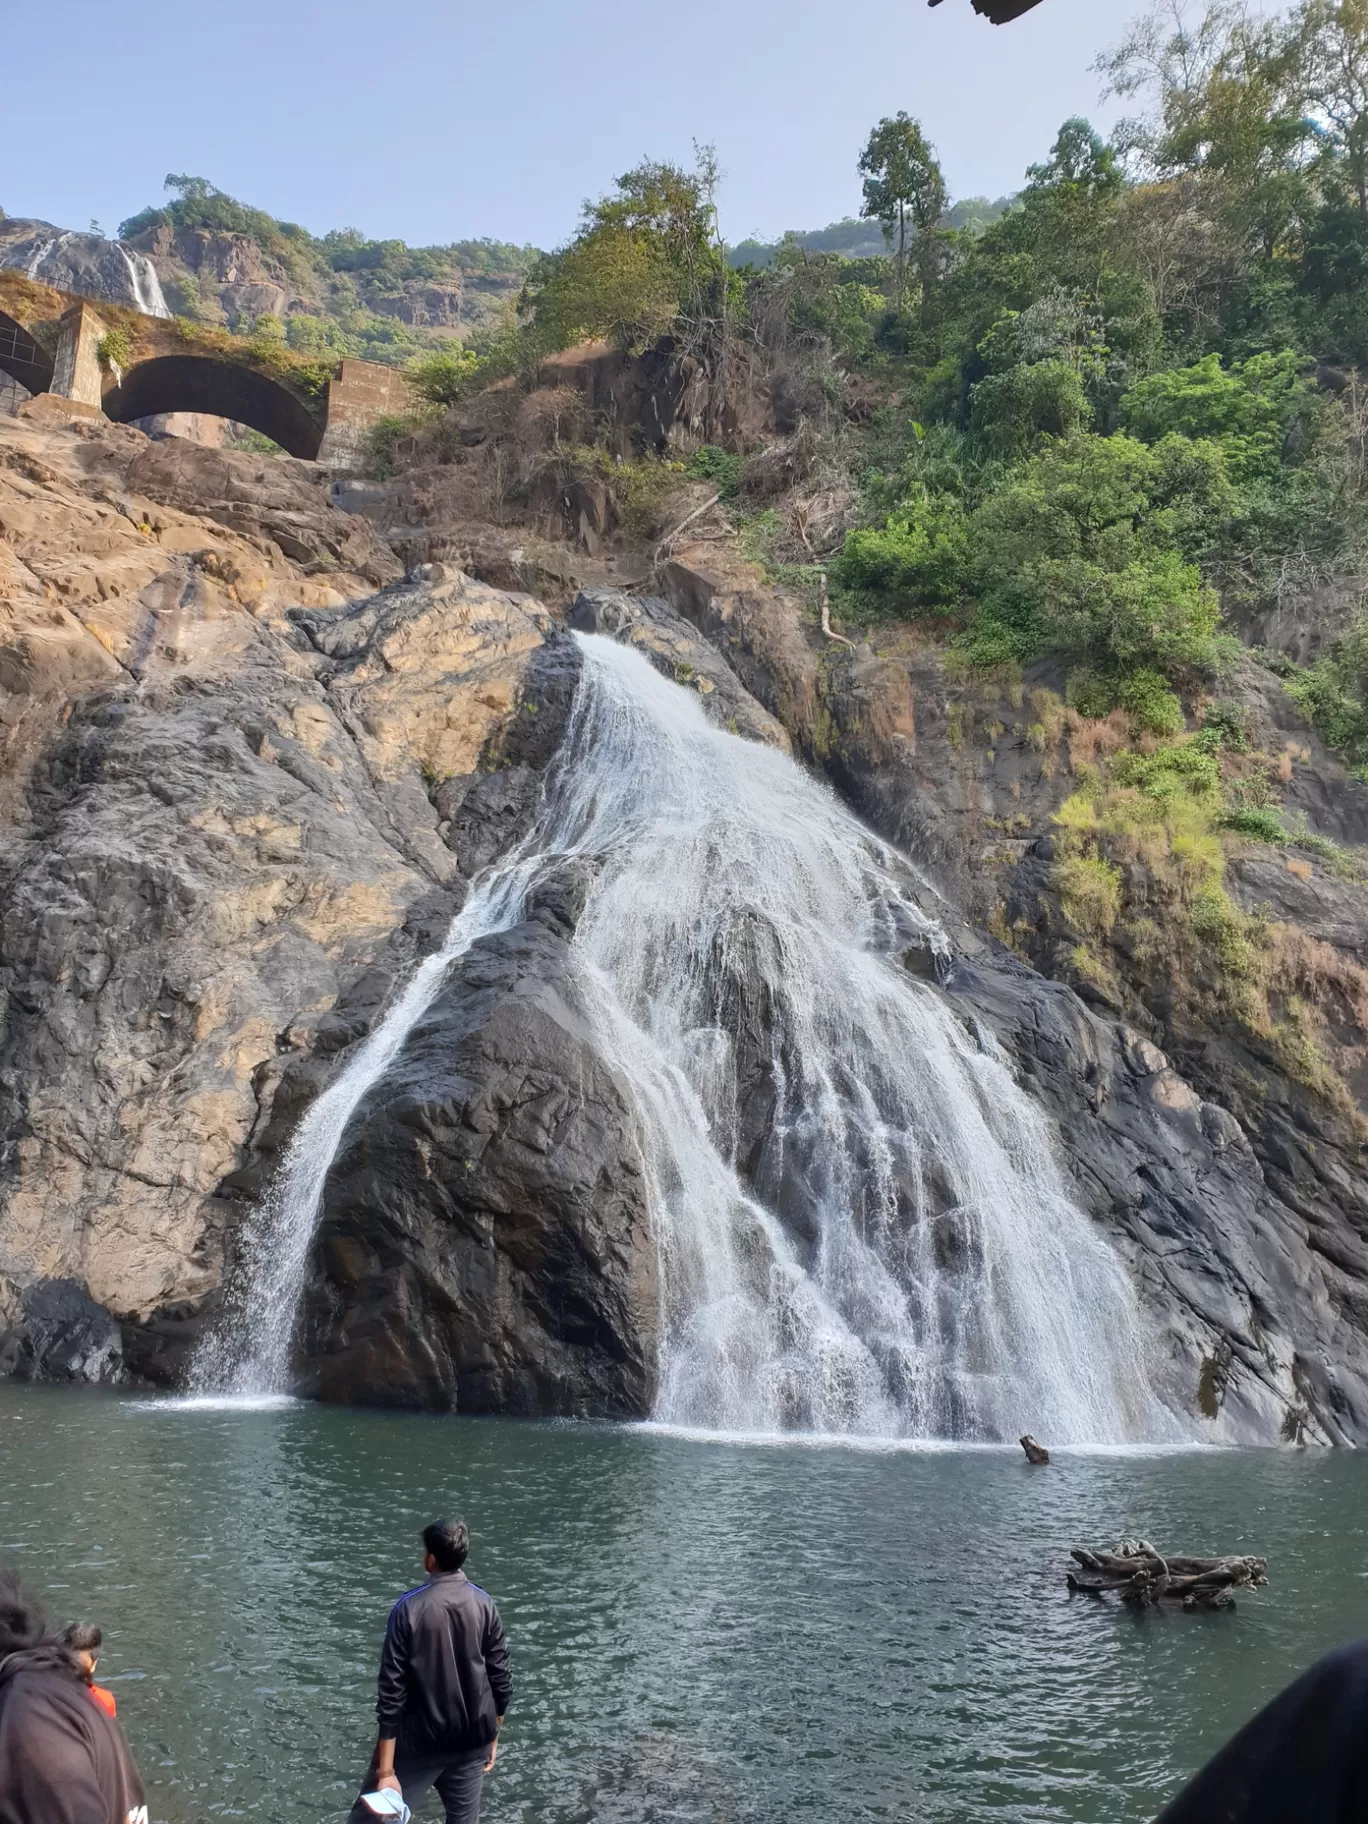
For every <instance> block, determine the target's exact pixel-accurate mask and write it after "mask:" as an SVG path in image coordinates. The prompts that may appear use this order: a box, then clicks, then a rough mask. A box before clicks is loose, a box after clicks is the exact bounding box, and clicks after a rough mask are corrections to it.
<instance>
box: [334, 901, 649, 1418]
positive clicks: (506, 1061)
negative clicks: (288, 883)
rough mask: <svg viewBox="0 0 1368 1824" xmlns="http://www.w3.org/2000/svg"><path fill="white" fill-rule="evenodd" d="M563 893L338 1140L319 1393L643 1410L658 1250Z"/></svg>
mask: <svg viewBox="0 0 1368 1824" xmlns="http://www.w3.org/2000/svg"><path fill="white" fill-rule="evenodd" d="M576 891H577V883H576V882H575V881H574V879H573V878H572V877H569V876H563V877H561V878H559V879H558V880H556V881H554V882H552V883H547V884H546V885H544V886H543V888H542V890H541V892H540V893H539V894H537V895H534V901H533V907H532V908H531V909H532V911H533V916H532V917H531V918H530V919H529V920H528V921H527V922H526V923H524V924H521V925H518V926H516V927H515V928H514V929H512V930H510V931H507V932H503V933H500V934H498V935H496V936H492V937H487V938H484V939H482V940H481V941H480V942H478V943H477V944H475V945H474V947H473V948H472V949H471V950H470V951H469V952H468V953H467V954H466V955H465V956H464V957H463V958H462V959H461V960H460V962H459V963H457V964H456V965H455V966H454V967H453V970H452V973H451V977H450V979H449V981H448V983H447V985H446V987H445V988H444V989H443V991H442V993H441V994H440V995H439V997H438V999H437V1000H436V1001H435V1002H434V1004H433V1006H432V1008H431V1009H430V1010H429V1012H428V1014H427V1015H426V1016H425V1018H424V1019H423V1020H421V1021H420V1022H419V1023H418V1025H417V1026H416V1027H415V1029H414V1031H413V1032H412V1034H411V1035H410V1037H409V1040H408V1042H407V1043H406V1044H405V1046H404V1048H403V1050H402V1052H401V1053H400V1055H399V1057H398V1058H397V1059H396V1061H395V1063H394V1065H393V1066H392V1067H391V1069H390V1070H389V1071H388V1072H387V1073H386V1075H385V1077H384V1079H383V1080H382V1081H381V1082H380V1083H379V1084H377V1085H376V1087H375V1088H374V1089H373V1090H372V1092H371V1094H370V1095H369V1096H368V1098H367V1099H366V1101H365V1102H364V1103H363V1105H362V1107H361V1109H360V1110H359V1111H358V1114H357V1116H356V1118H355V1119H354V1120H353V1123H352V1125H351V1127H350V1129H349V1130H348V1136H347V1140H346V1143H345V1145H344V1147H343V1150H342V1151H341V1153H340V1154H339V1155H338V1157H337V1159H336V1161H335V1163H334V1166H333V1169H332V1171H331V1172H330V1173H329V1176H328V1182H327V1186H326V1190H325V1193H324V1203H323V1218H322V1223H321V1226H320V1230H319V1235H318V1239H317V1244H316V1249H315V1258H316V1272H315V1278H314V1283H313V1286H312V1288H311V1290H310V1293H309V1295H308V1298H307V1300H306V1315H305V1323H304V1342H303V1363H304V1385H305V1387H306V1388H307V1389H308V1390H309V1391H310V1392H313V1393H315V1394H317V1395H318V1396H319V1397H320V1398H323V1399H327V1400H343V1401H355V1402H360V1403H365V1404H371V1405H393V1406H407V1407H438V1408H447V1407H450V1408H456V1409H459V1410H462V1411H468V1412H516V1413H527V1414H533V1413H567V1414H610V1415H614V1416H619V1417H631V1416H639V1415H641V1414H644V1413H645V1412H646V1411H648V1410H649V1407H650V1401H651V1396H652V1392H653V1376H654V1360H655V1338H656V1335H657V1333H658V1322H659V1319H658V1313H657V1306H658V1288H657V1284H656V1254H655V1243H654V1239H653V1237H652V1234H651V1228H650V1223H649V1217H648V1211H647V1206H646V1197H645V1186H644V1182H643V1178H642V1173H641V1163H640V1154H639V1149H638V1146H637V1142H636V1138H635V1134H634V1131H633V1117H632V1114H631V1103H630V1099H629V1096H628V1092H627V1088H626V1085H624V1084H623V1083H621V1082H619V1081H618V1080H617V1078H616V1077H615V1075H614V1074H613V1072H612V1070H611V1069H610V1068H609V1067H608V1066H607V1065H606V1064H605V1062H604V1061H603V1059H602V1057H601V1056H600V1055H599V1053H598V1051H597V1049H596V1046H595V1043H594V1039H593V1036H592V1032H591V1029H590V1026H589V1023H588V1021H587V1019H586V1017H585V1012H584V1008H583V1005H582V1000H581V992H582V991H581V987H580V984H579V981H578V979H577V976H576V972H575V970H574V967H573V964H572V958H571V952H570V948H569V944H568V938H569V936H570V922H571V920H572V918H573V914H574V896H575V893H576Z"/></svg>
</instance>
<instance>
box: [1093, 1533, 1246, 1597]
mask: <svg viewBox="0 0 1368 1824" xmlns="http://www.w3.org/2000/svg"><path fill="white" fill-rule="evenodd" d="M1069 1556H1070V1557H1071V1558H1072V1559H1073V1561H1074V1563H1075V1564H1076V1565H1077V1566H1078V1567H1079V1568H1078V1570H1076V1571H1073V1570H1071V1571H1070V1572H1069V1576H1068V1582H1069V1589H1070V1591H1071V1592H1076V1593H1078V1594H1080V1595H1084V1596H1107V1595H1111V1594H1113V1593H1114V1594H1116V1595H1118V1596H1119V1597H1120V1598H1121V1600H1122V1602H1125V1603H1129V1604H1130V1605H1131V1607H1132V1608H1137V1609H1151V1608H1157V1607H1158V1605H1159V1604H1160V1603H1163V1602H1170V1603H1174V1604H1176V1605H1177V1606H1179V1607H1181V1608H1184V1609H1233V1608H1234V1606H1235V1598H1234V1595H1233V1594H1232V1592H1233V1591H1235V1590H1241V1589H1243V1590H1256V1589H1258V1588H1259V1587H1260V1586H1261V1585H1262V1584H1265V1583H1267V1582H1268V1560H1267V1559H1266V1558H1182V1557H1165V1556H1164V1555H1163V1553H1162V1552H1158V1551H1156V1550H1155V1548H1154V1547H1153V1546H1152V1545H1151V1544H1150V1542H1149V1540H1148V1539H1123V1540H1122V1541H1121V1543H1120V1545H1118V1546H1114V1547H1113V1548H1112V1550H1111V1551H1109V1552H1090V1551H1085V1550H1084V1548H1083V1547H1082V1546H1075V1547H1074V1549H1073V1550H1072V1551H1071V1552H1070V1553H1069Z"/></svg>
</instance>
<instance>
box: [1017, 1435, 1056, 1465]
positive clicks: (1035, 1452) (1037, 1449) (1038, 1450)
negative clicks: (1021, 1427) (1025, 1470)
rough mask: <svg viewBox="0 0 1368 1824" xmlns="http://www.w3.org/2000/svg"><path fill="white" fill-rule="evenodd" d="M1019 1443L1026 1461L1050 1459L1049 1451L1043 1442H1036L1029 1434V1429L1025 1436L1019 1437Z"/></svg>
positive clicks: (1045, 1460)
mask: <svg viewBox="0 0 1368 1824" xmlns="http://www.w3.org/2000/svg"><path fill="white" fill-rule="evenodd" d="M1020 1444H1021V1448H1022V1449H1023V1450H1024V1451H1025V1452H1026V1461H1027V1462H1028V1463H1048V1462H1049V1460H1050V1453H1049V1451H1048V1450H1046V1448H1045V1446H1044V1445H1043V1444H1037V1443H1036V1441H1035V1439H1034V1438H1033V1437H1032V1436H1031V1434H1030V1432H1029V1431H1028V1432H1027V1433H1026V1436H1025V1437H1024V1438H1022V1439H1020Z"/></svg>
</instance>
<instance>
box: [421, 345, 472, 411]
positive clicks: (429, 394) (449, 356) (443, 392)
mask: <svg viewBox="0 0 1368 1824" xmlns="http://www.w3.org/2000/svg"><path fill="white" fill-rule="evenodd" d="M480 366H481V364H480V359H479V357H478V355H476V354H475V353H474V352H473V351H472V350H471V349H468V348H454V349H436V350H434V351H433V353H432V354H430V355H420V356H419V357H418V359H417V360H416V361H410V363H409V364H408V366H407V367H406V368H405V369H404V378H405V379H406V380H407V381H408V383H409V385H410V387H412V389H413V391H414V392H415V393H416V394H417V395H418V397H419V398H420V399H425V400H426V401H427V402H428V404H429V405H455V404H456V402H457V401H458V400H460V399H464V398H465V396H466V394H467V393H469V392H470V390H471V388H472V386H473V384H474V382H475V379H476V376H477V375H478V374H479V372H480Z"/></svg>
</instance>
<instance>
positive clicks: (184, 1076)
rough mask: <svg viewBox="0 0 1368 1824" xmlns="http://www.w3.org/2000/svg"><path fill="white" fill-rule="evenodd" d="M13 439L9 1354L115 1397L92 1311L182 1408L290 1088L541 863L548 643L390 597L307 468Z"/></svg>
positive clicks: (4, 669)
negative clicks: (414, 970) (542, 679)
mask: <svg viewBox="0 0 1368 1824" xmlns="http://www.w3.org/2000/svg"><path fill="white" fill-rule="evenodd" d="M0 436H2V437H3V443H0V451H2V452H3V454H0V464H2V465H3V466H0V532H2V533H3V542H0V565H2V566H3V567H0V609H2V611H3V614H4V636H3V648H0V692H3V694H2V695H0V728H2V729H3V736H4V742H5V747H4V754H3V758H4V771H3V790H4V800H3V812H4V818H5V823H4V833H3V847H2V848H0V876H2V877H3V883H4V885H3V906H4V914H3V923H0V995H2V996H3V1001H2V1002H0V1005H3V1010H4V1029H3V1030H4V1037H3V1045H2V1046H0V1092H2V1094H3V1100H0V1318H2V1319H3V1321H4V1323H6V1324H7V1325H8V1330H9V1333H10V1334H9V1340H8V1342H7V1343H6V1345H5V1349H6V1350H7V1359H9V1360H10V1361H11V1362H13V1363H15V1364H16V1365H18V1366H19V1367H20V1368H21V1369H22V1368H27V1370H28V1371H31V1372H37V1371H39V1370H43V1371H47V1372H58V1373H60V1372H71V1373H76V1374H83V1375H84V1374H95V1375H97V1376H98V1377H99V1378H110V1377H115V1376H117V1375H118V1374H119V1373H120V1372H121V1350H120V1348H119V1347H109V1346H107V1345H108V1344H109V1340H110V1339H109V1335H108V1320H107V1319H105V1320H104V1323H103V1328H102V1327H101V1324H100V1323H98V1322H96V1320H95V1318H94V1316H93V1315H92V1313H91V1311H90V1310H89V1309H85V1311H84V1316H85V1317H86V1318H87V1319H89V1320H90V1321H89V1322H88V1323H86V1325H85V1330H84V1331H83V1332H82V1333H81V1334H75V1332H80V1331H81V1323H80V1322H79V1321H78V1320H79V1319H80V1317H81V1309H79V1308H78V1307H79V1300H80V1298H85V1297H88V1298H89V1299H91V1300H93V1301H94V1302H95V1305H97V1306H98V1307H100V1308H102V1310H103V1311H105V1312H112V1313H114V1314H115V1316H116V1317H117V1319H118V1320H119V1322H120V1323H121V1324H122V1325H123V1333H122V1338H121V1339H120V1342H121V1348H122V1351H123V1355H124V1359H126V1360H127V1361H129V1362H131V1364H132V1366H133V1367H134V1368H136V1369H137V1370H138V1371H143V1372H148V1373H152V1374H156V1375H158V1376H161V1377H166V1376H169V1375H171V1374H172V1373H174V1372H175V1371H176V1370H177V1369H178V1368H179V1367H180V1366H181V1365H182V1358H183V1353H184V1348H185V1346H186V1343H187V1341H188V1336H189V1332H187V1331H186V1329H185V1328H184V1326H185V1322H186V1319H187V1318H188V1317H189V1316H191V1315H193V1314H197V1313H200V1312H202V1311H203V1310H204V1308H205V1301H206V1300H209V1301H210V1303H211V1304H212V1297H213V1294H214V1291H215V1288H216V1287H217V1286H219V1285H220V1283H221V1281H222V1277H223V1271H224V1259H225V1251H226V1249H227V1248H228V1246H229V1244H230V1242H231V1239H232V1236H233V1233H234V1231H235V1229H236V1227H237V1225H238V1224H239V1222H240V1220H241V1217H242V1214H243V1211H244V1209H245V1208H246V1207H247V1206H246V1203H245V1201H244V1199H246V1198H249V1197H250V1195H251V1194H252V1191H253V1189H254V1188H255V1185H256V1183H257V1182H259V1179H260V1176H261V1172H262V1169H263V1167H262V1164H261V1159H262V1156H263V1149H264V1156H265V1157H266V1158H268V1159H269V1157H270V1149H271V1147H272V1145H273V1144H274V1140H275V1132H276V1127H278V1126H279V1123H277V1124H276V1127H273V1124H272V1113H273V1108H274V1104H275V1100H276V1096H277V1092H278V1090H279V1089H280V1086H281V1084H282V1082H284V1083H286V1084H287V1099H288V1094H294V1095H295V1096H296V1097H298V1096H299V1095H300V1094H301V1093H304V1094H306V1095H307V1093H308V1092H307V1090H304V1091H302V1092H301V1089H300V1085H299V1082H298V1080H297V1076H295V1077H292V1076H291V1070H290V1066H291V1064H292V1062H294V1061H296V1060H297V1059H298V1058H300V1057H304V1056H312V1055H313V1054H314V1053H315V1052H318V1054H319V1056H320V1057H321V1058H328V1059H330V1061H335V1059H336V1056H337V1054H338V1053H339V1051H345V1048H346V1046H347V1045H348V1044H349V1043H351V1042H352V1041H354V1039H355V1038H356V1037H357V1036H358V1035H359V1034H360V1033H361V1032H363V1031H364V1030H365V1028H366V1026H367V1024H368V1021H369V1018H370V1016H371V1014H372V1013H373V1011H374V1009H375V1007H376V1005H377V1004H378V1002H379V1001H380V1000H382V999H383V996H384V993H385V991H386V988H387V986H388V984H389V983H390V981H392V980H393V978H394V977H395V976H396V975H397V974H400V973H402V972H404V971H406V970H407V969H408V968H409V967H410V966H411V964H412V962H413V959H414V957H415V955H417V954H419V953H420V952H422V951H423V950H424V949H425V948H427V947H429V946H431V944H432V943H433V942H434V941H435V939H436V938H437V937H439V936H440V934H441V931H442V930H443V929H444V927H445V923H446V921H447V920H448V919H449V917H450V915H451V913H452V912H453V910H454V909H455V907H456V906H457V905H458V904H459V901H460V898H461V896H462V895H463V893H464V890H465V880H466V873H467V872H470V871H473V870H474V868H475V867H477V866H478V865H482V863H483V861H484V860H487V859H488V858H489V855H490V854H491V853H493V852H497V850H498V848H499V846H500V845H501V844H502V843H503V842H504V841H506V840H508V839H509V837H510V836H511V835H513V834H515V833H516V830H517V828H518V817H519V815H520V814H521V813H522V812H524V811H525V809H526V805H527V801H528V799H529V795H530V793H531V792H533V791H534V789H535V779H534V776H533V773H532V769H531V767H530V766H529V765H528V764H526V756H524V757H523V761H522V763H521V764H520V765H513V764H509V765H505V764H504V756H503V748H504V745H505V743H504V742H503V740H502V737H503V735H504V734H505V732H506V731H507V730H508V729H509V727H510V725H513V726H514V727H515V728H516V721H517V712H518V708H519V704H520V702H521V693H522V690H523V686H524V681H525V677H526V674H527V672H528V668H529V665H530V664H531V662H532V660H533V658H534V656H535V655H538V654H540V653H541V651H542V648H543V646H544V644H545V635H546V631H547V628H548V621H547V617H546V615H545V613H544V611H542V610H540V609H538V608H537V607H536V606H535V604H531V603H528V602H526V601H525V600H518V599H516V598H510V597H507V596H503V595H500V594H498V593H497V592H495V591H492V590H489V589H484V588H481V587H479V586H477V585H473V584H470V583H468V582H467V581H466V580H465V579H462V578H460V577H456V578H452V579H442V578H440V577H439V578H437V579H432V580H429V581H428V582H427V583H425V584H420V585H417V586H413V587H408V588H404V587H400V588H399V589H398V590H391V591H388V592H386V591H382V592H381V593H380V594H378V595H377V594H376V587H377V585H378V584H382V583H385V582H386V581H388V580H390V579H392V578H394V577H396V575H397V571H398V566H397V564H396V563H395V561H394V559H393V557H392V556H391V554H390V553H389V552H388V551H387V550H386V549H385V548H384V547H382V546H380V545H379V544H378V543H377V541H376V540H375V539H374V537H373V535H372V534H371V533H370V532H369V529H368V528H367V527H366V526H365V525H364V524H363V523H362V522H358V521H353V520H348V519H347V518H346V517H345V516H344V515H341V514H338V513H336V512H335V511H334V510H333V509H331V508H330V507H328V506H327V504H326V498H325V496H324V494H323V492H322V488H321V485H320V483H319V481H318V480H317V479H316V478H315V477H314V475H313V474H312V472H310V471H308V470H307V469H306V468H305V466H304V465H294V464H288V463H285V464H281V463H279V462H278V461H276V460H275V459H269V460H268V461H267V462H266V466H265V467H264V468H263V467H262V463H261V460H260V459H258V460H257V461H256V462H253V461H252V460H251V459H246V458H242V457H232V456H229V455H227V454H226V453H221V452H210V451H200V450H197V449H195V448H194V446H191V445H173V444H149V443H148V441H147V439H146V438H144V437H142V436H141V435H140V434H139V433H137V432H135V431H131V430H124V429H113V428H108V429H99V430H95V429H92V430H91V431H89V432H72V431H70V430H65V429H64V430H62V431H60V432H58V431H54V432H44V431H42V430H39V429H35V428H34V427H31V426H28V425H20V424H12V425H7V426H4V427H0ZM173 496H179V497H180V498H182V499H183V500H185V501H187V502H193V504H194V505H196V506H198V507H199V508H200V509H201V511H200V512H199V513H191V512H186V511H184V510H183V509H180V508H175V507H170V506H167V505H165V504H164V503H165V501H166V500H167V499H168V498H169V497H173ZM230 525H235V526H236V527H238V528H240V529H237V530H230V529H229V527H230ZM282 545H288V546H289V548H290V550H291V551H292V552H294V553H295V555H294V556H293V557H287V556H286V555H285V553H284V551H283V549H282ZM344 566H349V567H344ZM306 568H307V569H310V570H313V571H315V572H316V573H318V574H320V575H322V574H326V581H322V580H318V581H315V580H310V578H309V577H308V576H307V575H306V574H305V570H306ZM549 721H550V718H549V717H548V723H549ZM509 745H510V749H511V751H514V752H516V751H517V750H516V744H509ZM501 768H502V784H503V788H504V789H502V790H501V791H500V790H498V789H495V790H493V791H491V790H489V789H488V788H489V784H490V780H491V777H499V776H500V769H501ZM510 775H516V777H513V778H512V782H511V784H510V783H509V780H510ZM463 868H464V869H465V870H466V872H463ZM327 1067H328V1066H327V1065H326V1064H324V1065H323V1066H322V1068H323V1069H325V1070H326V1068H327ZM293 1112H294V1113H295V1114H297V1112H298V1106H297V1104H296V1106H295V1108H294V1111H293ZM287 1125H288V1124H287ZM254 1166H255V1168H256V1176H255V1177H254V1176H253V1167H254ZM244 1187H245V1188H244ZM54 1286H56V1287H58V1288H59V1289H60V1297H61V1298H65V1300H66V1305H67V1306H68V1307H70V1308H69V1309H67V1310H66V1316H65V1320H64V1321H65V1328H63V1325H62V1323H60V1322H58V1321H57V1320H58V1318H60V1317H61V1316H62V1313H61V1312H58V1313H57V1314H56V1316H54V1315H53V1312H52V1311H51V1310H50V1309H49V1307H51V1306H52V1305H53V1302H54V1300H59V1293H58V1292H53V1291H51V1290H50V1288H52V1287H54ZM35 1301H37V1302H36V1303H35ZM45 1301H46V1302H45ZM73 1301H75V1303H73ZM40 1306H41V1309H40V1308H39V1307H40ZM97 1333H98V1334H97Z"/></svg>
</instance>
